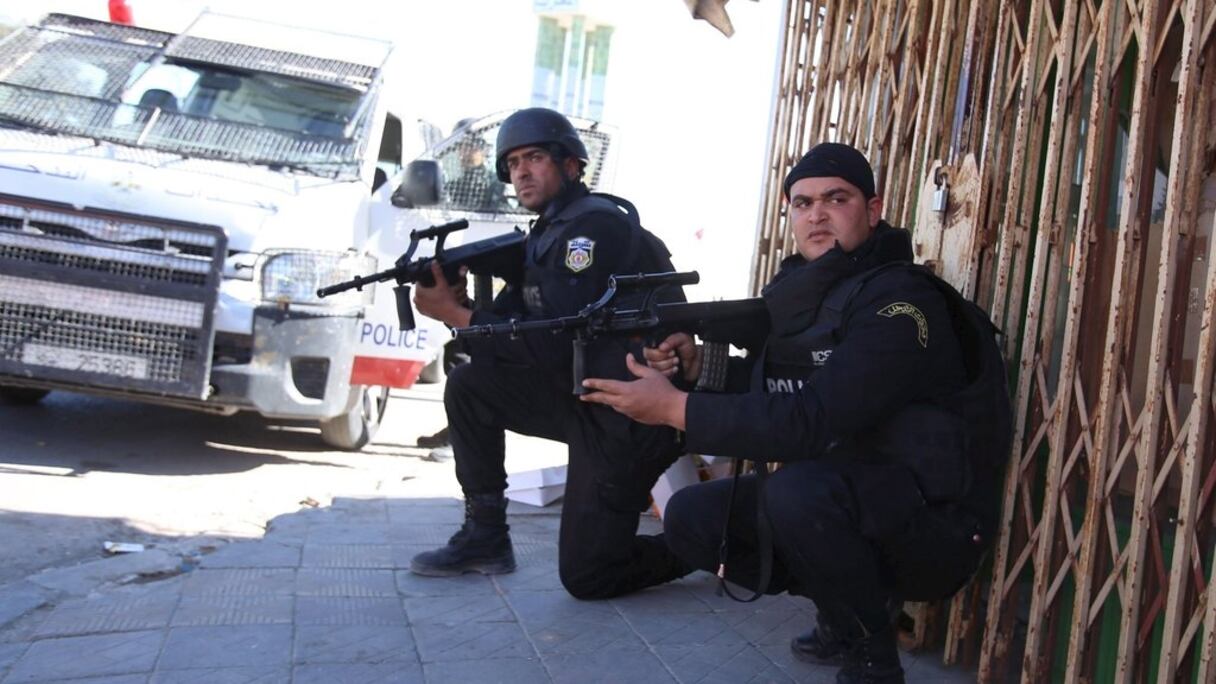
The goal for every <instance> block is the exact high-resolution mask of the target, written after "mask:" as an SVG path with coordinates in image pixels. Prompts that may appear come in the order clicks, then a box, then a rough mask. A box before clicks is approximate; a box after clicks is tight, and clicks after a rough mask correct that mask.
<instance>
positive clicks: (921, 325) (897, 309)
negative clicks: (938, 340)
mask: <svg viewBox="0 0 1216 684" xmlns="http://www.w3.org/2000/svg"><path fill="white" fill-rule="evenodd" d="M878 315H879V316H886V317H887V318H894V317H895V316H910V317H911V318H912V320H914V321H916V340H917V341H918V342H920V346H921V347H925V348H928V346H929V321H927V320H925V315H924V314H923V313H921V312H920V309H918V308H916V307H915V306H913V305H911V304H909V303H907V302H895V303H893V304H888V305H886V306H884V307H883V308H881V309H879V310H878Z"/></svg>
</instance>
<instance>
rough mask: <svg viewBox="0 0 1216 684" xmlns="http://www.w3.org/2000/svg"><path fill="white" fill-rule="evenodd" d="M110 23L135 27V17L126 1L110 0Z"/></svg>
mask: <svg viewBox="0 0 1216 684" xmlns="http://www.w3.org/2000/svg"><path fill="white" fill-rule="evenodd" d="M110 21H112V22H114V23H115V24H126V25H127V26H134V25H135V17H134V15H133V14H132V12H131V5H129V4H128V3H127V0H110Z"/></svg>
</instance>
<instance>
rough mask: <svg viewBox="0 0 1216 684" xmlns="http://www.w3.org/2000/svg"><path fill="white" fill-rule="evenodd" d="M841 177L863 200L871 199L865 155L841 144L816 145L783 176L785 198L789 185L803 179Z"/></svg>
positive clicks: (871, 178)
mask: <svg viewBox="0 0 1216 684" xmlns="http://www.w3.org/2000/svg"><path fill="white" fill-rule="evenodd" d="M825 177H835V178H843V179H845V180H846V181H848V182H850V183H852V184H853V185H855V186H857V189H858V190H861V194H863V195H865V197H866V199H870V198H871V197H873V196H874V169H872V168H871V167H870V162H869V160H868V159H866V156H865V155H864V154H862V153H861V152H859V151H858V150H857V149H856V148H854V147H852V146H850V145H845V144H843V143H831V142H826V143H819V144H818V145H816V146H814V147H812V148H811V151H810V152H807V153H806V154H804V155H803V156H802V159H799V160H798V163H797V164H794V168H792V169H790V172H789V173H788V174H786V176H785V199H786V200H788V199H789V198H790V186H791V185H793V184H794V183H797V182H798V181H800V180H802V179H803V178H825Z"/></svg>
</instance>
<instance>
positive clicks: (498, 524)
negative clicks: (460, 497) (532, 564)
mask: <svg viewBox="0 0 1216 684" xmlns="http://www.w3.org/2000/svg"><path fill="white" fill-rule="evenodd" d="M508 529H510V528H509V527H508V525H507V500H506V498H505V497H503V495H502V494H473V495H470V496H466V497H465V500H464V525H463V526H462V527H461V528H460V531H459V532H457V533H456V534H454V535H452V538H451V539H449V540H448V545H447V546H445V547H443V548H440V549H435V550H434V551H423V552H422V553H420V554H418V555H417V556H414V559H413V560H411V561H410V572H412V573H414V574H415V575H426V576H428V577H451V576H453V575H461V574H464V573H466V572H480V573H481V574H483V575H501V574H503V573H508V572H514V570H515V551H514V550H513V549H512V548H511V536H510V535H509V534H507V530H508Z"/></svg>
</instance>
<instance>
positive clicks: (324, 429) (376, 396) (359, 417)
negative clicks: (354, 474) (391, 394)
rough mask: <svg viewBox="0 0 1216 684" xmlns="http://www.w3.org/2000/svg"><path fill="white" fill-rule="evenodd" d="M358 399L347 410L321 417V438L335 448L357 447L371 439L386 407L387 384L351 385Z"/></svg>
mask: <svg viewBox="0 0 1216 684" xmlns="http://www.w3.org/2000/svg"><path fill="white" fill-rule="evenodd" d="M351 391H353V392H359V395H360V397H359V402H358V403H356V404H355V407H354V408H352V409H351V410H350V411H348V412H346V413H343V414H342V415H340V416H335V417H333V418H330V419H329V420H323V421H321V441H322V442H325V443H326V444H328V445H329V446H331V447H334V448H335V449H342V450H344V451H358V450H359V449H362V448H363V447H364V446H366V445H367V443H368V442H370V441H372V438H373V437H375V436H376V430H378V429H380V421H382V420H383V419H384V411H385V409H387V408H388V388H387V387H366V386H360V387H354V388H351Z"/></svg>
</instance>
